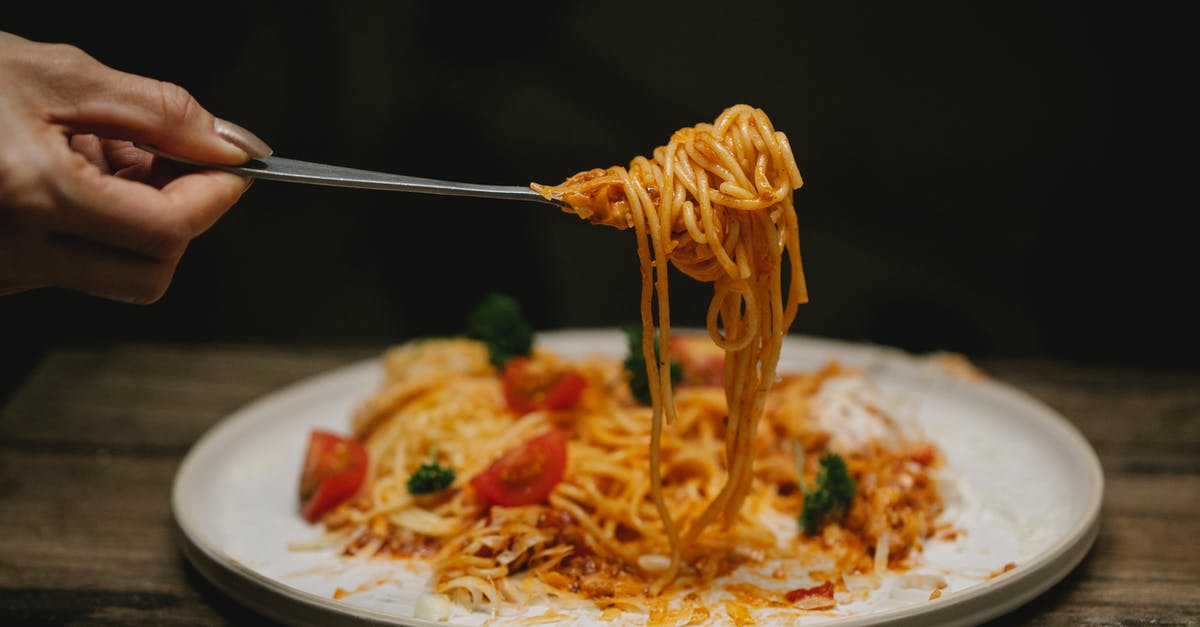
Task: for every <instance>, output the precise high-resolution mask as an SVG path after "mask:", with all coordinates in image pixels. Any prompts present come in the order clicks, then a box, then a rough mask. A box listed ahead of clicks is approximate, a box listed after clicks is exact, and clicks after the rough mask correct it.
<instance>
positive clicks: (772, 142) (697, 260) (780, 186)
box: [533, 105, 808, 590]
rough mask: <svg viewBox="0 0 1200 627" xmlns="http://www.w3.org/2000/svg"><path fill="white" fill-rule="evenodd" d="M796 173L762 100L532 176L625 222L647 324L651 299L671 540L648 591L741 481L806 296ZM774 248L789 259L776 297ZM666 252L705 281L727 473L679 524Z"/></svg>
mask: <svg viewBox="0 0 1200 627" xmlns="http://www.w3.org/2000/svg"><path fill="white" fill-rule="evenodd" d="M802 184H803V180H802V179H801V177H800V171H799V169H798V168H797V167H796V161H795V159H794V157H793V156H792V151H791V146H790V144H789V143H788V139H787V136H786V135H784V134H783V133H782V132H779V131H776V130H775V129H774V128H773V127H772V126H771V121H770V120H769V119H768V118H767V116H766V114H765V113H763V112H762V110H760V109H755V108H752V107H749V106H746V105H737V106H734V107H730V108H729V109H726V110H725V111H724V112H723V113H722V114H721V115H720V116H719V117H718V118H717V119H716V121H715V122H714V123H713V124H699V125H697V126H695V127H692V128H685V129H681V130H679V131H677V132H676V133H675V134H674V135H673V136H672V137H671V140H670V141H669V142H668V143H667V145H666V146H662V147H659V148H658V149H656V150H655V151H654V159H653V160H649V159H646V158H645V157H638V158H636V159H634V160H633V162H632V163H630V165H629V168H622V167H612V168H609V169H607V170H599V169H597V170H590V171H587V172H582V173H580V174H577V175H575V176H573V177H571V178H570V179H568V180H567V181H566V182H565V183H563V184H562V185H558V186H555V187H547V186H543V185H536V184H535V185H534V186H533V188H534V189H535V190H536V191H538V192H539V193H541V194H542V195H543V196H545V197H547V198H556V199H559V200H561V201H563V202H565V203H566V204H567V206H568V208H569V210H570V211H573V212H575V213H576V214H578V215H579V216H580V217H583V218H586V219H589V220H591V221H592V222H594V223H599V224H606V225H609V226H615V227H617V228H626V227H628V226H629V225H632V226H633V227H634V229H635V231H636V233H637V241H638V258H639V260H640V261H641V271H642V299H641V317H642V326H643V328H645V329H652V328H654V326H655V321H654V317H653V312H652V310H653V307H654V303H655V301H657V304H658V321H657V326H658V329H659V334H660V335H661V337H662V338H663V346H664V348H663V350H662V351H660V354H659V355H658V357H657V358H656V357H655V355H654V344H653V341H654V334H653V333H643V335H642V352H643V354H644V355H645V359H646V364H647V374H648V375H649V378H650V381H652V382H654V385H651V388H650V389H651V398H652V407H653V418H652V424H653V428H652V430H651V434H650V464H649V466H650V481H651V493H652V495H653V500H654V504H655V507H656V508H657V509H658V513H659V515H660V516H661V518H662V520H663V523H664V527H665V530H666V534H667V537H668V538H669V540H670V566H669V567H668V568H667V569H666V571H664V572H663V573H662V575H661V576H660V577H659V578H658V580H657V582H656V584H655V589H656V590H659V589H661V588H662V587H663V586H665V585H666V584H667V583H669V582H670V581H671V580H672V579H674V578H675V576H676V575H677V574H678V573H679V569H680V566H681V562H682V557H683V555H682V553H683V550H684V549H685V547H687V546H690V545H693V544H694V543H695V541H696V539H697V538H698V537H699V535H700V534H701V532H703V531H704V529H705V528H706V527H707V526H708V525H709V524H710V523H711V522H713V520H714V519H716V518H717V517H718V516H720V517H722V518H723V519H724V521H725V524H726V525H729V524H731V523H732V522H733V521H734V520H736V518H737V514H738V511H739V510H740V509H741V506H742V503H743V502H744V501H745V499H746V495H747V493H748V492H749V491H750V483H751V479H752V473H753V461H754V460H753V457H754V456H753V453H754V451H753V445H754V442H753V436H754V433H755V429H756V427H757V423H758V418H759V416H760V415H761V414H762V409H763V404H764V402H765V400H766V394H767V390H768V389H769V388H770V386H771V383H772V381H773V380H774V378H775V367H776V364H777V363H778V361H779V348H780V345H781V343H782V340H783V336H784V335H785V334H786V333H787V329H788V328H789V327H790V326H791V324H792V321H793V319H794V318H795V315H796V310H797V306H798V305H799V304H800V303H802V302H805V301H806V300H808V295H807V290H806V288H805V283H804V272H803V268H802V267H801V261H800V243H799V235H798V226H797V219H796V210H795V207H794V205H793V204H792V191H793V190H794V189H797V188H799V187H800V186H801V185H802ZM785 253H786V257H787V260H788V262H789V264H790V270H791V273H790V280H789V281H788V283H787V285H786V292H787V298H786V302H785V301H784V296H783V293H784V289H785V286H784V285H783V270H784V268H783V265H782V258H783V256H784V254H785ZM668 261H670V262H671V263H673V264H674V265H675V266H676V267H677V268H679V269H680V270H682V271H683V272H684V273H686V274H688V275H689V276H691V277H693V278H695V279H697V280H700V281H707V282H711V283H712V284H713V291H714V294H713V299H712V303H711V304H710V305H709V309H708V315H707V316H706V320H707V327H708V333H709V337H711V338H712V339H713V341H714V342H715V343H716V344H717V345H718V346H720V347H721V348H722V349H724V351H725V381H726V384H725V396H726V401H727V403H728V407H729V418H728V426H727V431H726V435H725V447H726V457H727V459H728V462H727V463H728V466H729V479H728V482H727V483H726V484H725V486H724V487H723V488H722V489H721V491H720V492H719V493H718V494H717V495H716V497H715V498H714V499H713V500H712V502H711V503H710V504H709V505H708V507H707V508H706V509H705V510H704V512H703V513H702V514H701V515H700V516H699V517H697V518H695V519H694V520H692V521H691V522H690V524H689V525H688V526H687V528H686V529H685V530H684V531H683V533H682V534H681V532H680V529H679V527H678V525H677V524H676V521H674V520H673V519H672V517H671V514H670V512H669V511H668V508H667V506H666V503H665V502H664V500H663V496H662V479H661V477H662V474H661V472H662V461H661V454H660V451H661V443H662V428H663V421H664V416H665V419H666V422H667V423H671V422H673V421H674V419H675V414H676V409H675V402H674V399H673V397H672V388H671V378H670V367H669V364H670V359H671V356H670V348H669V347H670V337H671V331H670V329H671V322H670V321H671V308H670V304H669V303H670V300H669V294H668V284H667V270H668V265H667V264H668ZM652 270H653V272H652ZM681 535H682V537H681Z"/></svg>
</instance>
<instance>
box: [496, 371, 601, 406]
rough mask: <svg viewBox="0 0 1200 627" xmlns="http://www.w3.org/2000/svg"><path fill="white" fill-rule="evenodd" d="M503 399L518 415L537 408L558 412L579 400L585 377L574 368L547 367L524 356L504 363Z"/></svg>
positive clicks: (585, 380) (585, 383) (585, 381)
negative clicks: (558, 368) (551, 368)
mask: <svg viewBox="0 0 1200 627" xmlns="http://www.w3.org/2000/svg"><path fill="white" fill-rule="evenodd" d="M503 383H504V400H505V402H506V403H507V404H508V408H509V409H511V410H513V411H514V412H516V413H518V414H527V413H529V412H531V411H535V410H538V409H549V410H553V411H560V410H564V409H571V408H572V407H574V406H575V404H576V403H578V402H579V397H580V396H581V395H582V394H583V388H584V387H586V385H587V379H584V378H583V375H581V374H579V373H578V372H575V371H574V370H569V369H568V370H558V371H554V370H550V369H548V368H546V367H543V366H540V365H538V364H536V363H534V362H533V360H531V359H529V358H527V357H513V358H512V359H510V360H508V363H506V364H505V365H504V378H503Z"/></svg>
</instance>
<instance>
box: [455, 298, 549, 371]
mask: <svg viewBox="0 0 1200 627" xmlns="http://www.w3.org/2000/svg"><path fill="white" fill-rule="evenodd" d="M467 337H470V338H472V339H476V340H479V341H481V342H484V343H486V344H487V347H488V361H490V362H492V365H493V366H495V367H497V368H503V367H504V364H505V363H507V362H508V360H509V359H512V358H513V357H517V356H528V355H529V354H530V353H531V352H532V351H533V327H531V326H530V325H529V322H527V321H526V320H525V316H524V314H522V313H521V305H520V304H518V303H517V301H516V299H514V298H513V297H511V296H508V295H506V294H501V293H498V292H493V293H491V294H488V295H487V296H486V297H485V298H484V299H483V300H482V301H480V303H479V304H478V305H476V306H475V309H473V310H471V313H470V314H468V315H467Z"/></svg>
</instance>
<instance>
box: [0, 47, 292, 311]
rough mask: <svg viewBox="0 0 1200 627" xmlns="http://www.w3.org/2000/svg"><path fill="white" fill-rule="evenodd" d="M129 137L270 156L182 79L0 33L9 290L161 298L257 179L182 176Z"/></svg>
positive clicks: (199, 156) (3, 240) (224, 154)
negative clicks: (190, 250) (127, 69)
mask: <svg viewBox="0 0 1200 627" xmlns="http://www.w3.org/2000/svg"><path fill="white" fill-rule="evenodd" d="M132 142H138V143H141V144H145V145H152V146H155V147H157V148H159V149H161V150H163V151H165V152H168V153H171V154H175V155H178V156H181V157H187V158H190V159H195V160H197V161H204V162H210V163H227V164H239V163H244V162H245V161H247V160H249V159H251V158H261V157H265V156H267V155H269V154H271V149H270V148H269V147H268V146H267V145H266V144H265V143H263V141H262V140H260V139H258V138H257V137H255V136H254V135H252V134H251V133H250V132H249V131H246V130H245V129H242V128H241V127H238V126H236V125H234V124H231V123H229V122H226V121H224V120H220V119H217V118H215V117H213V115H212V114H211V113H209V112H208V111H205V110H204V108H202V107H201V106H200V105H199V103H197V102H196V101H195V100H194V99H193V98H192V97H191V96H190V95H188V93H187V92H186V91H184V90H183V89H182V88H180V87H178V86H176V85H172V84H169V83H163V82H160V81H156V80H153V79H149V78H143V77H140V76H134V75H132V74H126V73H124V72H119V71H117V70H114V69H112V68H109V67H106V66H104V65H103V64H101V63H100V62H98V61H96V60H95V59H93V58H92V57H90V56H88V55H87V54H85V53H83V52H81V51H80V50H78V49H77V48H73V47H71V46H65V45H58V44H41V43H35V42H31V41H28V40H25V39H22V38H20V37H17V36H14V35H10V34H8V33H4V32H0V294H9V293H13V292H19V291H23V290H28V289H34V288H39V287H46V286H60V287H65V288H68V289H72V290H77V291H80V292H84V293H87V294H93V295H96V296H101V297H104V298H111V299H115V300H123V301H128V302H132V303H151V302H154V301H156V300H158V299H159V298H160V297H162V295H163V293H164V292H165V291H166V289H167V286H168V285H169V284H170V282H171V278H172V276H173V275H174V273H175V267H176V265H177V264H178V263H179V258H180V256H181V255H183V252H184V249H185V248H187V245H188V243H189V242H190V241H191V240H192V239H193V238H195V237H196V236H197V235H199V234H201V233H203V232H204V231H205V230H206V229H208V228H209V227H210V226H212V225H213V223H214V222H216V221H217V219H218V218H220V217H221V216H222V215H223V214H224V213H225V212H226V211H227V210H228V209H229V208H230V207H231V206H233V204H234V203H235V202H237V200H238V198H240V197H241V195H242V192H244V191H245V190H246V188H247V187H248V186H249V184H250V181H249V179H245V178H242V177H238V176H235V175H233V174H228V173H225V172H218V171H198V172H197V171H192V172H190V173H184V170H182V169H181V168H180V167H179V166H177V165H175V164H172V163H170V162H168V161H167V160H163V159H155V158H154V157H153V155H151V154H150V153H148V152H145V151H143V150H141V149H139V148H137V147H136V146H134V145H133V143H132Z"/></svg>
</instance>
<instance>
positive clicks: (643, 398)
mask: <svg viewBox="0 0 1200 627" xmlns="http://www.w3.org/2000/svg"><path fill="white" fill-rule="evenodd" d="M623 330H624V331H625V337H626V338H628V340H629V354H628V355H627V356H626V357H625V370H626V371H628V372H629V390H630V391H631V392H633V397H634V398H636V399H637V400H638V401H639V402H641V403H643V404H645V405H649V404H650V402H651V399H650V379H649V377H647V376H646V358H645V356H644V355H643V354H642V325H640V324H631V325H627V326H625V327H624V328H623ZM658 356H659V352H658V334H655V336H654V358H655V359H656V360H657V359H658ZM682 378H683V366H682V365H681V364H680V363H679V362H677V361H672V362H671V385H675V384H676V383H679V380H680V379H682Z"/></svg>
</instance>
